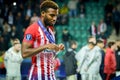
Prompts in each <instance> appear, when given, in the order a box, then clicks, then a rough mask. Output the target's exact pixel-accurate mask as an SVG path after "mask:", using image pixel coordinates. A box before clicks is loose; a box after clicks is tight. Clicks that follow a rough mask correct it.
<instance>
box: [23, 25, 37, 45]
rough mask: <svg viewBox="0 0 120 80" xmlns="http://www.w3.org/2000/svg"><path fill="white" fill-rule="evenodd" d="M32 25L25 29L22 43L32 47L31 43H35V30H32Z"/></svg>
mask: <svg viewBox="0 0 120 80" xmlns="http://www.w3.org/2000/svg"><path fill="white" fill-rule="evenodd" d="M34 27H35V26H34V25H31V26H29V27H28V28H27V30H26V31H25V33H24V38H23V42H27V43H30V44H32V45H33V42H34V41H35V34H36V33H35V31H36V28H34Z"/></svg>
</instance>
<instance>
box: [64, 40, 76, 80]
mask: <svg viewBox="0 0 120 80" xmlns="http://www.w3.org/2000/svg"><path fill="white" fill-rule="evenodd" d="M76 48H77V43H76V42H75V41H71V43H70V48H69V49H68V50H67V51H66V53H65V55H64V56H63V60H64V65H65V72H66V80H77V77H76V75H77V72H76V70H77V60H76V59H75V54H76V51H75V49H76Z"/></svg>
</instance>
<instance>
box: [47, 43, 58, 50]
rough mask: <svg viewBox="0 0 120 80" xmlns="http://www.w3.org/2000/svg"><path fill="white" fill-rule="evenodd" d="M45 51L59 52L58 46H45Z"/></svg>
mask: <svg viewBox="0 0 120 80" xmlns="http://www.w3.org/2000/svg"><path fill="white" fill-rule="evenodd" d="M46 49H50V50H55V51H56V52H57V51H59V46H58V45H56V44H47V45H46Z"/></svg>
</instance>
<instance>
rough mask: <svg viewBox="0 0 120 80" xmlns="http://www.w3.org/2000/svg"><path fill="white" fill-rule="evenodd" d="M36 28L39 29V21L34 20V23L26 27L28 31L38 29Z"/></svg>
mask: <svg viewBox="0 0 120 80" xmlns="http://www.w3.org/2000/svg"><path fill="white" fill-rule="evenodd" d="M36 29H38V24H37V22H34V23H33V24H31V25H29V26H28V28H27V29H26V31H30V32H31V31H36Z"/></svg>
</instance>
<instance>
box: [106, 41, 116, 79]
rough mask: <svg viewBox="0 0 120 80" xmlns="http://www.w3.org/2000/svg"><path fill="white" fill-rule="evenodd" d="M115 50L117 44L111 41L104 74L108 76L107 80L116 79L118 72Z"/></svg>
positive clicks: (107, 51) (107, 50)
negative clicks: (116, 72)
mask: <svg viewBox="0 0 120 80" xmlns="http://www.w3.org/2000/svg"><path fill="white" fill-rule="evenodd" d="M115 49H116V44H115V42H113V41H111V42H109V43H108V48H107V49H106V54H105V61H104V64H105V67H104V73H105V75H106V78H105V80H111V79H112V78H114V77H115V71H116V59H115Z"/></svg>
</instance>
